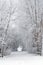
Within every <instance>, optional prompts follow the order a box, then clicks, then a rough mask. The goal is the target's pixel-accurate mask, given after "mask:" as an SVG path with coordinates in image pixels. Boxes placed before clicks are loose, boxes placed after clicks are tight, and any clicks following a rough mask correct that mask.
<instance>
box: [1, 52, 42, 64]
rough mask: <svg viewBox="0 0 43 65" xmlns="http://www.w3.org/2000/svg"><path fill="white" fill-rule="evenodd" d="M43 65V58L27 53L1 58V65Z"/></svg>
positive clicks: (12, 54)
mask: <svg viewBox="0 0 43 65" xmlns="http://www.w3.org/2000/svg"><path fill="white" fill-rule="evenodd" d="M35 64H36V65H42V64H43V57H42V56H38V55H33V54H28V53H27V52H13V53H11V55H8V56H4V57H3V58H2V57H0V65H35Z"/></svg>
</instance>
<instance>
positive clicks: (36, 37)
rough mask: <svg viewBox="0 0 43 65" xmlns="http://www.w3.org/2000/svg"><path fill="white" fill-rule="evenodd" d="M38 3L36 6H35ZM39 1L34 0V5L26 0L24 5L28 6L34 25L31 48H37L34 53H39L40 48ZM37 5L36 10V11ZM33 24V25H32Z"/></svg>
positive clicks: (40, 15)
mask: <svg viewBox="0 0 43 65" xmlns="http://www.w3.org/2000/svg"><path fill="white" fill-rule="evenodd" d="M37 3H38V6H37ZM39 4H40V2H39V0H38V1H37V0H34V5H33V4H32V1H31V0H27V1H26V5H27V6H28V8H27V10H28V13H29V15H30V19H31V21H32V22H34V24H35V27H34V29H33V48H37V51H36V53H37V54H40V55H41V53H42V52H41V50H42V27H41V25H42V23H41V22H42V14H40V12H41V11H40V6H39ZM37 7H38V11H37ZM33 26H34V25H33Z"/></svg>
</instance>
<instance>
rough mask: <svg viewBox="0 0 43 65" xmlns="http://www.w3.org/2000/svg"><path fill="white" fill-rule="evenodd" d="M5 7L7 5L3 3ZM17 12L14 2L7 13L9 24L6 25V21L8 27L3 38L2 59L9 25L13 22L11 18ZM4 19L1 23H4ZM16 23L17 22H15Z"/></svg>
mask: <svg viewBox="0 0 43 65" xmlns="http://www.w3.org/2000/svg"><path fill="white" fill-rule="evenodd" d="M3 5H5V2H4V3H3ZM3 5H2V8H3ZM15 10H16V7H13V6H12V2H11V1H10V7H9V9H8V12H7V11H6V12H7V16H6V18H5V19H6V20H7V23H6V21H5V23H6V27H5V28H4V31H3V32H4V34H3V37H2V43H1V44H2V57H3V55H4V47H5V46H6V41H7V38H6V37H7V32H8V29H9V24H10V21H11V16H12V15H13V14H14V12H15ZM2 20H3V19H2V18H1V21H2ZM14 21H15V20H14Z"/></svg>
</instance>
